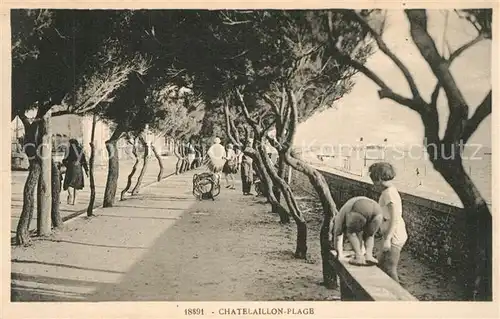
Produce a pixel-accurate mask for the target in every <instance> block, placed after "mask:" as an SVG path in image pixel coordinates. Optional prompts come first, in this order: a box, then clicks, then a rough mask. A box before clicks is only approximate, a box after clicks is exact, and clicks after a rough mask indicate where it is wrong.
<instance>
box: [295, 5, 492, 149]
mask: <svg viewBox="0 0 500 319" xmlns="http://www.w3.org/2000/svg"><path fill="white" fill-rule="evenodd" d="M445 12H446V11H445V10H428V30H429V33H430V34H431V36H432V37H433V39H434V40H435V41H436V45H437V47H438V49H439V50H440V51H441V50H442V48H443V41H442V39H443V34H444V30H445V21H446V18H445V17H446V13H445ZM448 12H449V14H448V26H447V28H446V39H447V41H448V42H449V44H450V46H451V49H452V51H454V50H455V49H456V48H458V47H460V46H462V45H463V44H464V43H466V42H468V41H470V40H471V39H473V38H474V37H475V36H476V31H475V29H474V28H473V27H472V26H471V25H469V23H468V22H466V21H464V20H462V19H460V18H458V16H457V14H456V13H455V12H453V11H448ZM387 19H388V20H387V26H386V30H385V32H384V36H383V38H384V40H385V42H386V43H387V45H388V46H389V48H390V49H391V50H392V52H394V53H395V54H396V55H397V56H398V57H399V58H400V59H401V60H402V62H403V63H404V64H405V65H406V66H407V68H408V69H409V70H410V72H411V73H412V75H413V76H414V79H415V82H416V83H417V86H418V88H419V91H420V93H421V95H422V96H423V97H424V99H425V100H427V101H430V95H431V93H432V91H433V89H434V86H435V83H436V80H435V77H434V75H433V74H432V71H431V70H430V68H429V67H428V65H427V63H426V62H425V60H424V59H423V57H422V56H421V54H420V52H419V51H418V49H417V47H416V46H415V44H414V43H413V41H412V39H411V37H410V32H409V23H408V21H407V18H406V16H405V14H404V12H403V11H399V10H390V11H389V12H388V16H387ZM445 52H447V50H446V51H445ZM446 54H448V53H446ZM366 65H367V66H368V67H369V68H370V69H371V70H373V71H374V72H375V73H376V74H377V75H379V77H381V78H382V80H384V81H385V83H386V84H387V85H388V86H389V87H390V88H392V89H393V91H395V92H397V93H399V94H402V95H404V96H407V97H410V91H409V87H408V85H407V82H406V80H405V79H404V77H403V75H402V73H401V72H400V70H399V69H398V68H397V67H396V66H395V65H394V63H393V62H392V61H391V60H390V59H389V58H387V57H386V56H385V55H384V54H383V53H382V52H380V51H377V52H376V53H375V54H374V55H372V56H371V57H370V58H369V59H368V61H367V64H366ZM451 71H452V74H453V76H454V78H455V81H456V82H457V83H458V86H459V88H460V89H461V90H462V94H463V95H464V97H465V99H466V101H467V102H468V103H469V106H470V110H469V116H471V115H472V114H473V112H474V110H475V108H476V106H477V105H478V104H479V103H480V102H481V101H482V100H483V99H484V97H485V96H486V94H487V92H488V91H489V90H490V89H491V41H489V40H486V41H482V42H480V43H478V44H476V45H475V46H473V47H472V48H470V49H468V50H467V51H465V52H464V53H463V54H462V55H461V56H460V57H458V58H457V59H455V60H454V61H453V64H452V66H451ZM355 83H356V84H355V86H354V88H353V90H352V91H351V92H350V93H349V94H348V95H346V96H344V97H343V98H342V99H340V100H339V101H338V102H337V104H336V105H335V107H334V108H330V109H328V110H326V111H323V112H321V113H318V114H316V115H314V116H313V117H311V118H310V119H309V120H307V121H306V122H304V123H302V124H301V125H299V127H298V129H297V134H296V139H295V145H296V146H297V147H301V146H311V144H313V143H314V144H316V143H317V144H319V145H328V144H351V143H358V141H359V139H360V137H363V140H364V142H365V143H375V144H378V143H382V142H383V140H384V139H385V138H387V139H388V141H387V142H388V143H389V144H396V145H401V144H405V145H415V144H414V143H416V144H417V145H421V144H422V140H423V137H424V135H423V134H424V133H423V126H422V122H421V120H420V117H419V115H418V114H417V113H415V112H414V111H412V110H410V109H408V108H407V107H406V106H402V105H399V104H397V103H395V102H392V101H390V100H387V99H384V100H380V99H379V98H378V93H377V91H378V86H377V85H375V84H374V83H373V82H372V81H371V80H370V79H368V78H367V77H365V76H364V75H363V74H357V75H356V78H355ZM447 108H448V107H447V104H446V97H445V96H444V92H441V94H440V99H439V100H438V111H439V115H440V123H441V124H440V126H441V136H442V134H443V133H444V128H445V123H446V120H447V116H448V111H447V110H448V109H447ZM469 143H474V144H476V143H478V144H482V145H484V146H487V147H491V115H490V116H488V118H487V119H486V120H485V121H484V122H483V123H482V124H481V126H480V127H479V128H478V130H477V132H476V133H475V134H474V135H473V136H472V137H471V139H470V140H469Z"/></svg>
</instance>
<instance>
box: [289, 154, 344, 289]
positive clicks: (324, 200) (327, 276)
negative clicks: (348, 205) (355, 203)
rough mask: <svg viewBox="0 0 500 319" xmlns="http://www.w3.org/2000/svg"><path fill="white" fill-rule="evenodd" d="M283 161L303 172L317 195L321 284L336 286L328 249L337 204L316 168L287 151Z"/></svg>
mask: <svg viewBox="0 0 500 319" xmlns="http://www.w3.org/2000/svg"><path fill="white" fill-rule="evenodd" d="M285 161H286V163H287V164H288V165H290V166H291V167H292V168H293V169H295V170H297V171H299V172H301V173H304V174H305V175H306V176H307V177H308V178H309V181H310V183H311V185H312V186H313V188H314V190H315V191H316V193H317V194H318V196H319V200H320V201H321V205H322V208H323V224H322V225H321V232H320V245H321V259H322V266H323V284H324V285H325V287H327V288H328V289H336V288H338V283H337V273H336V271H335V269H334V268H333V267H332V266H331V265H330V263H329V262H328V260H329V259H330V251H331V250H332V249H333V245H332V244H333V233H332V232H333V222H334V218H335V216H336V214H337V205H336V204H335V202H334V200H333V198H332V194H331V193H330V188H329V187H328V184H327V183H326V180H325V178H324V177H323V175H322V174H321V173H320V172H318V171H317V170H316V169H314V168H313V167H311V166H310V165H309V164H306V163H305V162H304V161H302V160H299V159H296V158H294V157H292V156H291V155H290V154H289V153H288V152H287V153H285Z"/></svg>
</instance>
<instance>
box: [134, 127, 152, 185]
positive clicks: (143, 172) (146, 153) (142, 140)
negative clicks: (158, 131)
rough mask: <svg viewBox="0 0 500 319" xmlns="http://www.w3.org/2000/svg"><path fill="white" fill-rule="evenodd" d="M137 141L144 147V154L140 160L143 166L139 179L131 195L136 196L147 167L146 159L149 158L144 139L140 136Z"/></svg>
mask: <svg viewBox="0 0 500 319" xmlns="http://www.w3.org/2000/svg"><path fill="white" fill-rule="evenodd" d="M139 141H140V142H141V144H142V146H143V147H144V154H143V155H142V160H143V162H144V164H143V165H142V169H141V172H140V173H139V177H138V178H137V183H136V184H135V187H134V189H133V190H132V195H136V194H137V193H138V192H139V189H140V187H141V184H142V179H143V178H144V174H146V168H147V166H148V157H149V145H148V143H146V141H145V140H144V138H143V137H142V136H141V137H139Z"/></svg>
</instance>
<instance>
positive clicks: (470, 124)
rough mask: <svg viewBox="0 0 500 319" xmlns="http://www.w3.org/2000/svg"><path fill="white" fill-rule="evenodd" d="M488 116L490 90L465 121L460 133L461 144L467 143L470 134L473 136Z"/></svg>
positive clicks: (489, 112)
mask: <svg viewBox="0 0 500 319" xmlns="http://www.w3.org/2000/svg"><path fill="white" fill-rule="evenodd" d="M490 114H491V90H490V92H489V93H488V95H486V97H485V98H484V100H483V102H481V104H479V106H478V107H477V109H476V111H475V112H474V114H473V115H472V117H471V118H470V119H468V120H467V122H466V124H465V127H464V131H463V133H462V141H463V143H467V141H468V140H469V139H470V137H471V136H472V134H474V132H475V131H476V130H477V128H478V127H479V125H480V124H481V123H482V122H483V120H484V119H485V118H486V117H487V116H488V115H490Z"/></svg>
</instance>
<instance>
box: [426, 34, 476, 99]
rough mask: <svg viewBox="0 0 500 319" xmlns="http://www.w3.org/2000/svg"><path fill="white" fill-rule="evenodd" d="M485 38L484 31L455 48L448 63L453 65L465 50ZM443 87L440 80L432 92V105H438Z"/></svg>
mask: <svg viewBox="0 0 500 319" xmlns="http://www.w3.org/2000/svg"><path fill="white" fill-rule="evenodd" d="M484 39H485V35H484V33H481V34H479V35H478V36H477V37H475V38H474V39H472V40H471V41H469V42H467V43H465V44H464V45H463V46H461V47H460V48H458V49H457V50H455V51H454V52H453V53H451V54H450V57H449V58H448V61H447V63H448V65H451V63H452V62H453V60H455V59H456V58H458V57H459V56H460V55H461V54H462V53H463V52H464V51H465V50H467V49H469V48H470V47H472V46H473V45H475V44H476V43H479V42H481V41H482V40H484ZM448 49H449V48H448ZM450 52H451V51H450ZM441 87H442V86H441V83H440V82H439V81H438V82H437V83H436V87H435V88H434V91H433V92H432V95H431V105H436V103H437V99H438V97H439V91H440V90H441Z"/></svg>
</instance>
